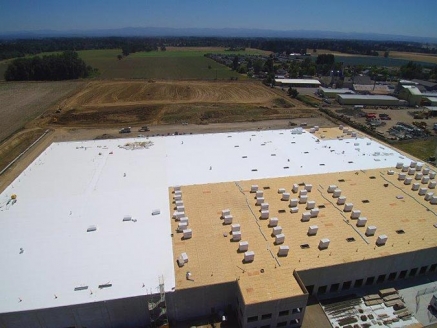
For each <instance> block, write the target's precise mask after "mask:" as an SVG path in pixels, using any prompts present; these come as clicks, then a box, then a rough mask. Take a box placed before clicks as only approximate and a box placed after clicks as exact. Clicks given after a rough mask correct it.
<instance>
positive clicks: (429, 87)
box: [412, 79, 437, 91]
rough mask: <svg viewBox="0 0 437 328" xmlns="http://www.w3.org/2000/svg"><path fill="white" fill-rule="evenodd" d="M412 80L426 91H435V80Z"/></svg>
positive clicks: (436, 84)
mask: <svg viewBox="0 0 437 328" xmlns="http://www.w3.org/2000/svg"><path fill="white" fill-rule="evenodd" d="M412 82H414V83H417V84H419V85H421V86H423V87H424V88H425V89H426V91H437V83H435V82H430V81H424V80H418V79H414V80H412Z"/></svg>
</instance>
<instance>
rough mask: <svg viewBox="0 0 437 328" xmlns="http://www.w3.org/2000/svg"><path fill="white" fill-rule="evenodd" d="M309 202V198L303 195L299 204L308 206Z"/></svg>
mask: <svg viewBox="0 0 437 328" xmlns="http://www.w3.org/2000/svg"><path fill="white" fill-rule="evenodd" d="M307 200H308V196H307V195H302V196H300V197H299V204H306V202H307Z"/></svg>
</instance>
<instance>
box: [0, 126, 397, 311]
mask: <svg viewBox="0 0 437 328" xmlns="http://www.w3.org/2000/svg"><path fill="white" fill-rule="evenodd" d="M294 131H297V130H294ZM133 141H139V142H150V141H151V142H153V145H150V147H149V148H143V149H136V150H127V149H123V148H120V146H123V145H125V144H126V143H128V142H133ZM400 159H405V157H404V156H402V155H401V154H399V153H398V152H396V151H395V150H393V149H391V148H389V147H386V146H383V145H381V144H380V143H378V142H376V141H373V140H370V139H368V138H357V139H355V138H353V139H344V140H324V139H320V140H319V139H317V138H316V137H315V136H314V135H313V134H311V133H309V132H306V131H304V132H303V133H302V134H293V133H292V130H274V131H256V132H239V133H220V134H204V135H182V136H167V137H152V138H149V139H145V138H141V139H112V140H95V141H83V142H65V143H54V144H52V145H51V146H50V147H48V148H47V149H46V150H45V151H44V152H43V153H42V154H41V155H40V156H39V157H38V158H37V159H36V160H35V161H34V162H33V163H32V164H31V165H30V166H29V167H28V168H27V169H26V170H25V171H23V172H22V174H21V175H20V176H19V177H18V178H17V179H16V180H15V181H14V182H13V183H12V184H11V185H10V186H9V187H8V188H7V189H6V190H5V191H4V192H3V193H1V194H0V240H1V246H2V247H1V248H0V263H1V268H2V269H1V270H0V281H1V282H2V283H1V284H0V313H7V312H14V311H24V310H31V309H39V308H48V307H57V306H65V305H70V304H81V303H88V302H96V301H102V300H109V299H117V298H125V297H132V296H139V295H145V294H149V293H152V292H153V293H156V291H157V289H156V287H157V286H158V277H159V276H160V275H163V276H164V279H165V290H166V291H171V290H172V289H173V288H174V287H175V276H174V263H175V259H176V258H177V256H178V255H179V254H173V250H172V243H171V233H172V231H171V225H170V221H171V220H170V215H171V214H170V213H169V207H170V206H169V201H170V200H169V197H168V188H169V187H170V186H174V185H191V184H205V183H213V182H225V181H239V180H249V179H260V178H269V177H281V176H292V175H305V174H316V173H327V172H337V171H352V170H365V169H373V168H383V167H392V166H395V165H396V163H397V162H398V161H399V160H400ZM182 190H183V189H182ZM13 194H15V195H16V202H14V201H13V200H12V199H11V196H12V195H13ZM157 209H159V210H160V214H158V215H152V212H153V211H154V210H157ZM126 215H131V216H132V220H131V221H126V222H123V217H124V216H126ZM187 215H188V216H189V213H187ZM90 226H95V227H96V228H97V230H96V231H92V232H87V229H88V228H89V227H90ZM99 285H105V286H101V287H103V288H99ZM85 286H88V287H87V289H85ZM75 288H79V290H75Z"/></svg>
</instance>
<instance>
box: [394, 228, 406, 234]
mask: <svg viewBox="0 0 437 328" xmlns="http://www.w3.org/2000/svg"><path fill="white" fill-rule="evenodd" d="M396 233H397V234H399V235H402V234H404V233H405V231H404V230H402V229H399V230H396Z"/></svg>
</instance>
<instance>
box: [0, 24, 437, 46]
mask: <svg viewBox="0 0 437 328" xmlns="http://www.w3.org/2000/svg"><path fill="white" fill-rule="evenodd" d="M107 36H119V37H127V36H146V37H172V36H175V37H188V36H193V37H196V36H197V37H245V38H257V37H261V38H303V39H342V40H346V39H351V40H375V41H414V42H427V43H437V38H432V37H418V36H407V35H392V34H377V33H355V32H350V33H344V32H335V31H311V30H290V31H280V30H262V29H246V28H222V29H212V28H167V27H125V28H120V29H104V30H103V29H102V30H71V31H55V30H39V31H20V32H0V38H1V39H27V38H45V37H107Z"/></svg>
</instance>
